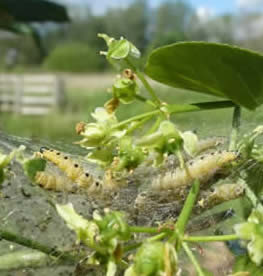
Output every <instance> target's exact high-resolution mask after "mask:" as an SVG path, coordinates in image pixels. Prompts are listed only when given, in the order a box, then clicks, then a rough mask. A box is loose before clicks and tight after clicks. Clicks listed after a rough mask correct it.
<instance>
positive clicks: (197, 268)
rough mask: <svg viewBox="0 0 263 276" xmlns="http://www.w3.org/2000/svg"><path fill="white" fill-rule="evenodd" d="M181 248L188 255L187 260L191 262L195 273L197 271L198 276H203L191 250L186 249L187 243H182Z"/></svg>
mask: <svg viewBox="0 0 263 276" xmlns="http://www.w3.org/2000/svg"><path fill="white" fill-rule="evenodd" d="M182 246H183V248H184V251H185V252H186V254H187V255H188V257H189V259H190V260H191V261H192V263H193V265H194V267H195V269H196V271H197V274H198V275H199V276H205V274H204V272H203V271H202V268H201V267H200V265H199V263H198V261H197V260H196V258H195V256H194V254H193V252H192V251H191V249H190V248H189V247H188V245H187V243H186V242H182Z"/></svg>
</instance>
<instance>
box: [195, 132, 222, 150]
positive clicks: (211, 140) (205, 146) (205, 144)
mask: <svg viewBox="0 0 263 276" xmlns="http://www.w3.org/2000/svg"><path fill="white" fill-rule="evenodd" d="M225 142H226V138H225V137H220V136H215V137H208V138H206V139H201V140H200V141H198V144H197V149H198V150H197V153H201V152H204V151H207V150H209V149H212V148H216V147H218V146H221V145H223V144H224V143H225Z"/></svg>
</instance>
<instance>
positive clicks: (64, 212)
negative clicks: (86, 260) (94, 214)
mask: <svg viewBox="0 0 263 276" xmlns="http://www.w3.org/2000/svg"><path fill="white" fill-rule="evenodd" d="M56 209H57V212H58V214H59V215H60V216H61V217H62V218H63V219H64V220H65V222H66V223H67V226H68V227H69V228H70V229H71V230H73V231H75V233H76V234H77V239H78V241H82V242H84V243H85V244H87V245H90V244H91V245H93V244H94V243H95V236H96V234H97V232H98V227H97V225H96V224H95V223H94V222H92V221H88V220H87V219H85V218H83V217H82V216H80V215H79V214H77V213H76V211H75V210H74V208H73V205H72V203H68V204H65V205H60V204H56Z"/></svg>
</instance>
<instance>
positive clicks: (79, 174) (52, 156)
mask: <svg viewBox="0 0 263 276" xmlns="http://www.w3.org/2000/svg"><path fill="white" fill-rule="evenodd" d="M40 155H41V157H42V158H44V159H46V160H48V161H50V162H51V163H53V164H54V165H56V166H57V167H58V168H59V169H60V170H61V171H63V172H64V173H65V174H66V176H67V177H68V178H69V179H71V180H72V181H73V182H74V183H76V184H77V185H78V187H79V188H84V189H85V188H89V187H90V186H91V185H92V184H93V182H94V178H93V176H92V175H91V174H90V173H89V172H85V171H84V169H83V168H82V167H81V166H80V165H79V164H78V163H77V162H75V161H74V160H72V159H71V158H69V157H68V156H66V155H63V154H62V153H61V152H59V151H56V150H53V149H48V148H46V147H41V148H40Z"/></svg>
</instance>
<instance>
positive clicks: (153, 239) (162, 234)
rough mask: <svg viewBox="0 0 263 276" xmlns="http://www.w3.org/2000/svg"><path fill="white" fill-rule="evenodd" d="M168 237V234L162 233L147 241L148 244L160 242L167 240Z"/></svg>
mask: <svg viewBox="0 0 263 276" xmlns="http://www.w3.org/2000/svg"><path fill="white" fill-rule="evenodd" d="M166 236H167V233H164V232H163V233H160V234H159V235H156V236H153V237H150V238H148V239H147V241H148V242H153V241H159V240H162V239H163V238H165V237H166Z"/></svg>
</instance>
